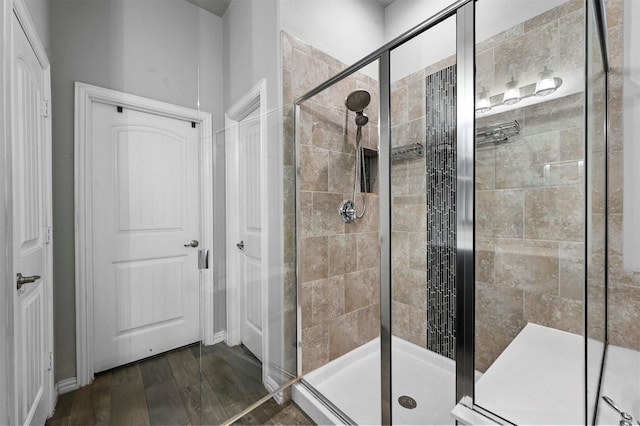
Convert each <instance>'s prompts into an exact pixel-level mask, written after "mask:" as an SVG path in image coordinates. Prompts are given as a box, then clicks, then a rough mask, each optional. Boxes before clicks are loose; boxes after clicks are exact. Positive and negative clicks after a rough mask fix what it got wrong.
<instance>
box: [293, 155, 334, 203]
mask: <svg viewBox="0 0 640 426" xmlns="http://www.w3.org/2000/svg"><path fill="white" fill-rule="evenodd" d="M298 152H299V155H300V158H299V160H298V161H299V163H298V164H299V167H300V173H299V179H300V189H301V190H303V191H322V192H327V191H328V189H329V151H327V150H325V149H320V148H315V147H311V146H306V145H301V146H300V147H299V149H298Z"/></svg>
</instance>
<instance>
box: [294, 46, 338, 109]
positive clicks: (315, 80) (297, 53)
mask: <svg viewBox="0 0 640 426" xmlns="http://www.w3.org/2000/svg"><path fill="white" fill-rule="evenodd" d="M291 62H292V64H293V65H292V67H291V71H292V76H293V84H292V90H293V97H294V98H298V97H299V96H302V95H304V94H305V93H307V92H308V91H309V90H311V89H313V88H314V87H316V86H318V85H320V84H321V83H323V82H324V81H325V80H327V79H328V78H329V66H328V65H327V63H326V62H324V61H322V60H320V59H318V58H314V57H313V56H311V55H308V54H307V53H305V52H303V51H301V50H299V49H296V48H294V49H293V52H292V61H291Z"/></svg>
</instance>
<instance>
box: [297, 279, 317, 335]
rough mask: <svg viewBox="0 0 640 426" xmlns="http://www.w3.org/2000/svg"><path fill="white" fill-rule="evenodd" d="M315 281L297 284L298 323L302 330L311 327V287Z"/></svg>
mask: <svg viewBox="0 0 640 426" xmlns="http://www.w3.org/2000/svg"><path fill="white" fill-rule="evenodd" d="M314 283H315V281H311V282H308V283H301V284H299V289H298V292H299V294H298V301H299V303H300V315H301V317H300V321H301V322H302V329H305V328H310V327H312V326H313V285H314Z"/></svg>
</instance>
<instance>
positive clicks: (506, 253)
mask: <svg viewBox="0 0 640 426" xmlns="http://www.w3.org/2000/svg"><path fill="white" fill-rule="evenodd" d="M495 249H496V251H495V282H496V284H498V285H502V286H505V287H512V288H517V289H520V290H524V291H527V292H530V293H544V294H555V295H557V294H558V283H559V281H558V264H559V261H558V243H556V242H551V241H532V240H497V241H496V245H495Z"/></svg>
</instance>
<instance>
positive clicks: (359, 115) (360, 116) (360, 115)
mask: <svg viewBox="0 0 640 426" xmlns="http://www.w3.org/2000/svg"><path fill="white" fill-rule="evenodd" d="M368 122H369V117H367V114H365V113H364V112H362V111H358V112H356V126H358V127H362V126H364V125H365V124H367V123H368Z"/></svg>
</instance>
